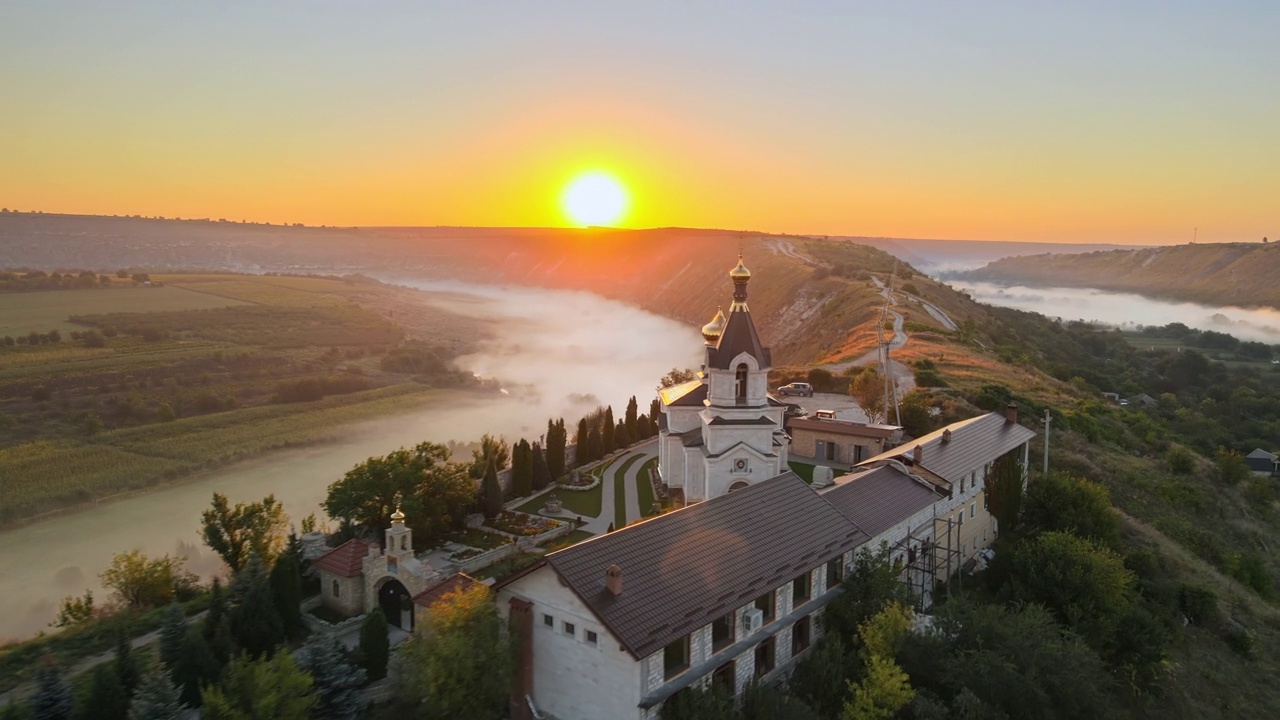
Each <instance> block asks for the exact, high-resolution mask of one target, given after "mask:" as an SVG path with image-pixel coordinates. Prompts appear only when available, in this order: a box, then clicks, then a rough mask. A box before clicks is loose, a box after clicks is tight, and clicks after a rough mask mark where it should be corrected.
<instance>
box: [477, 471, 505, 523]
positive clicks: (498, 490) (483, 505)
mask: <svg viewBox="0 0 1280 720" xmlns="http://www.w3.org/2000/svg"><path fill="white" fill-rule="evenodd" d="M480 512H482V513H484V517H485V519H486V520H492V519H494V518H495V517H497V516H498V513H500V512H502V486H501V485H499V484H498V471H497V470H495V469H494V464H493V463H489V464H488V465H487V466H485V469H484V480H483V481H482V482H481V484H480Z"/></svg>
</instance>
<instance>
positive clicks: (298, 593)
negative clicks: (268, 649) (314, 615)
mask: <svg viewBox="0 0 1280 720" xmlns="http://www.w3.org/2000/svg"><path fill="white" fill-rule="evenodd" d="M271 596H272V598H273V599H274V600H275V603H276V612H277V613H279V615H280V622H281V624H282V626H283V627H284V633H285V635H286V636H288V637H295V638H296V637H298V636H299V634H300V633H301V631H302V573H301V571H300V570H299V568H298V559H297V557H295V556H294V555H293V554H292V553H289V552H285V553H284V554H283V555H281V556H280V558H279V559H278V560H276V565H275V567H273V568H271Z"/></svg>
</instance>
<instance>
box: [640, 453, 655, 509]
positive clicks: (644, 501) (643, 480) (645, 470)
mask: <svg viewBox="0 0 1280 720" xmlns="http://www.w3.org/2000/svg"><path fill="white" fill-rule="evenodd" d="M657 466H658V458H656V457H655V458H649V459H648V460H646V461H645V463H644V465H641V466H640V472H638V473H636V497H637V498H639V500H640V514H641V515H642V516H644V517H649V516H650V515H653V483H651V482H649V470H651V469H652V468H655V467H657Z"/></svg>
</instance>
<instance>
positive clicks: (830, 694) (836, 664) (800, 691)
mask: <svg viewBox="0 0 1280 720" xmlns="http://www.w3.org/2000/svg"><path fill="white" fill-rule="evenodd" d="M846 647H847V646H846V645H845V644H844V642H843V641H842V640H841V639H840V637H839V636H838V635H836V634H834V633H832V634H828V635H824V636H823V637H822V639H821V640H819V641H818V645H817V646H816V647H815V648H814V649H813V650H812V652H810V653H809V654H808V655H807V656H805V657H804V658H803V659H801V660H800V662H799V663H798V664H797V665H796V670H795V672H794V673H792V675H791V681H790V687H791V692H793V693H794V694H795V695H796V697H798V698H800V699H801V700H803V701H804V702H805V703H807V704H808V705H809V707H812V708H813V709H814V711H815V712H817V714H818V715H819V716H821V717H824V718H833V717H836V716H837V715H839V714H840V713H841V712H842V711H843V709H844V702H845V698H846V696H848V694H849V681H850V680H852V679H853V675H852V672H853V670H854V668H855V666H856V659H855V658H853V657H852V656H851V655H849V654H848V652H847V650H846V649H845V648H846Z"/></svg>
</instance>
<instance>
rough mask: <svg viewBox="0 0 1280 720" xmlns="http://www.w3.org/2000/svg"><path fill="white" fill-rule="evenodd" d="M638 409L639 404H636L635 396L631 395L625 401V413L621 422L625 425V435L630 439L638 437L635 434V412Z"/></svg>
mask: <svg viewBox="0 0 1280 720" xmlns="http://www.w3.org/2000/svg"><path fill="white" fill-rule="evenodd" d="M639 409H640V408H639V406H638V405H636V396H635V395H632V396H631V399H630V400H628V401H627V414H626V415H625V416H624V418H623V423H624V424H625V425H626V426H627V437H629V438H631V439H632V440H637V439H639V437H640V436H639V435H636V412H637V411H639Z"/></svg>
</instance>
